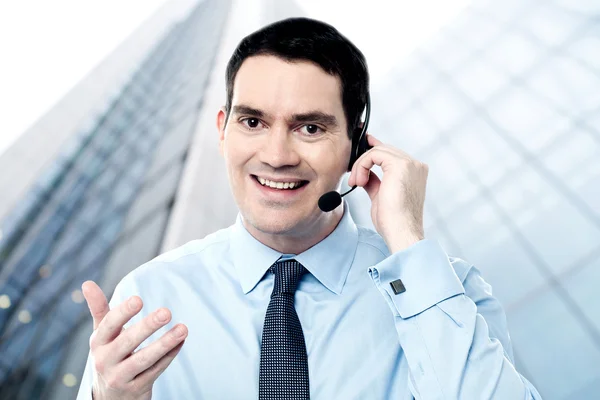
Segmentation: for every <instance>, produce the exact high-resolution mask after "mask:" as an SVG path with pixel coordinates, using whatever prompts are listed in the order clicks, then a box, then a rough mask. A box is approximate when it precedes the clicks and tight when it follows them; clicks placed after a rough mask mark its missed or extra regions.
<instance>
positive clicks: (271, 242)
mask: <svg viewBox="0 0 600 400" xmlns="http://www.w3.org/2000/svg"><path fill="white" fill-rule="evenodd" d="M343 215H344V205H342V207H338V208H336V209H335V210H333V211H332V212H330V213H327V214H326V215H323V216H322V218H319V219H317V220H316V221H315V222H314V223H312V224H311V225H309V226H306V227H304V229H303V231H302V232H286V233H268V232H263V231H259V230H258V229H256V228H255V227H254V226H252V225H251V224H249V223H247V222H246V220H244V219H242V221H243V224H244V227H245V228H246V230H247V231H248V232H249V233H250V234H251V235H252V236H253V237H254V238H255V239H256V240H258V241H259V242H261V243H262V244H264V245H265V246H268V247H270V248H272V249H273V250H276V251H278V252H280V253H283V254H300V253H302V252H304V251H306V250H308V249H310V248H311V247H313V246H314V245H316V244H317V243H319V242H320V241H322V240H323V239H325V238H326V237H327V236H329V235H330V234H331V232H333V231H334V230H335V228H336V227H337V226H338V224H339V223H340V221H341V220H342V217H343Z"/></svg>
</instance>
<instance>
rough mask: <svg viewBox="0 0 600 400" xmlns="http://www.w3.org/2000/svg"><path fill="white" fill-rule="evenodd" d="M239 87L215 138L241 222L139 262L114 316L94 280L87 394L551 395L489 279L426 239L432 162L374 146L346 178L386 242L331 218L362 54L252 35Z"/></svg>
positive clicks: (268, 33) (290, 34)
mask: <svg viewBox="0 0 600 400" xmlns="http://www.w3.org/2000/svg"><path fill="white" fill-rule="evenodd" d="M226 78H227V101H226V104H225V106H224V107H223V108H222V109H221V110H219V111H218V114H217V128H218V132H219V137H220V151H221V154H222V155H223V158H224V160H225V165H226V168H227V173H228V178H229V184H230V187H231V191H232V193H233V196H234V198H235V201H236V203H237V205H238V207H239V215H238V218H237V221H236V222H235V224H234V225H232V226H231V227H229V228H226V229H223V230H221V231H218V232H216V233H214V234H212V235H209V236H207V237H206V238H204V239H201V240H195V241H192V242H189V243H187V244H185V245H183V246H181V247H179V248H177V249H175V250H172V251H170V252H168V253H165V254H163V255H161V256H159V257H157V258H155V259H154V260H151V261H150V262H148V263H146V264H144V265H143V266H141V267H139V268H137V269H136V270H134V271H133V272H132V273H130V274H128V275H127V276H126V277H125V278H123V280H122V281H121V282H120V283H119V285H118V286H117V288H116V290H115V292H114V294H113V297H112V300H111V303H110V305H109V304H108V302H107V300H106V297H105V296H104V294H103V292H102V291H101V290H100V288H99V287H98V286H97V285H96V284H95V283H93V282H91V281H88V282H85V283H84V285H83V292H84V295H85V297H86V300H87V302H88V306H89V308H90V312H91V315H92V317H93V323H94V332H93V334H92V336H91V337H90V356H89V358H88V364H87V366H86V371H85V373H84V379H83V381H82V384H81V386H80V391H79V397H78V398H80V399H89V398H90V397H91V396H92V394H93V398H94V399H96V400H98V399H149V398H153V399H256V398H259V399H308V398H312V399H327V400H330V399H410V398H413V397H414V398H418V399H491V398H494V399H511V400H512V399H539V398H540V396H539V394H538V393H537V391H536V390H535V388H533V386H532V385H531V384H530V383H529V382H528V381H527V380H526V379H525V378H523V377H522V376H521V375H520V374H519V373H518V372H517V370H516V369H515V367H514V365H513V356H512V348H511V344H510V339H509V335H508V332H507V328H506V321H505V316H504V311H503V310H502V307H501V306H500V304H499V303H498V301H497V300H496V299H495V298H494V297H492V295H491V288H490V287H489V285H487V284H486V283H485V281H484V280H483V279H482V277H481V276H480V274H479V272H478V270H477V269H476V268H475V267H474V266H472V265H471V264H469V263H467V262H465V261H463V260H461V259H459V258H454V257H449V256H448V255H447V254H446V253H445V252H444V250H443V249H442V248H441V247H440V246H439V244H438V243H437V242H435V241H433V240H430V239H425V238H424V233H423V223H422V219H423V203H424V200H425V188H426V180H427V173H428V167H427V165H425V164H423V163H421V162H419V161H417V160H415V159H413V158H412V157H410V156H409V155H408V154H406V153H404V152H403V151H402V150H400V149H397V148H394V147H392V146H389V145H386V144H384V143H381V142H380V141H379V140H377V139H376V138H375V137H373V136H368V143H369V145H370V146H372V148H371V149H370V150H368V151H367V152H365V153H364V154H362V155H361V156H360V157H359V158H358V160H356V161H355V162H350V164H351V165H350V166H351V170H350V176H349V180H348V182H349V184H350V185H356V186H360V187H363V188H364V190H366V191H367V193H368V194H369V197H370V199H371V203H372V207H371V217H372V219H373V223H374V226H375V228H376V231H371V230H368V229H365V228H362V227H359V226H357V225H356V224H354V222H353V221H352V218H351V216H350V214H349V212H348V207H347V204H345V203H342V205H341V206H339V207H337V208H336V209H334V210H333V211H332V212H323V211H321V210H320V209H319V208H318V207H317V202H318V200H319V198H320V197H321V196H322V195H323V194H324V193H327V192H329V191H331V190H335V189H337V188H338V187H339V184H340V181H341V178H342V176H343V175H344V173H345V172H347V170H348V168H349V160H351V154H353V149H354V148H355V147H354V146H355V145H356V143H357V142H358V141H357V138H356V137H354V136H355V135H356V134H357V132H360V127H361V115H362V113H363V111H364V109H365V106H366V104H367V101H368V86H369V85H368V72H367V67H366V62H365V60H364V57H363V55H362V54H361V52H360V51H359V50H358V49H357V48H356V47H355V46H354V45H353V44H352V43H350V42H349V41H348V40H347V39H346V38H345V37H343V36H342V35H340V34H339V33H338V32H337V31H336V30H335V29H334V28H333V27H331V26H329V25H327V24H324V23H321V22H318V21H314V20H309V19H289V20H285V21H280V22H278V23H275V24H273V25H270V26H267V27H265V28H263V29H261V30H260V31H258V32H255V33H253V34H252V35H250V36H248V37H246V38H244V39H243V40H242V42H241V43H240V44H239V46H238V47H237V49H236V50H235V52H234V54H233V56H232V57H231V59H230V62H229V64H228V67H227V72H226ZM353 143H354V145H353ZM374 165H379V166H380V167H381V169H382V171H383V177H382V178H381V179H380V178H378V177H377V175H375V174H373V173H371V172H370V170H371V168H372V167H373V166H374ZM172 321H177V323H173V322H172Z"/></svg>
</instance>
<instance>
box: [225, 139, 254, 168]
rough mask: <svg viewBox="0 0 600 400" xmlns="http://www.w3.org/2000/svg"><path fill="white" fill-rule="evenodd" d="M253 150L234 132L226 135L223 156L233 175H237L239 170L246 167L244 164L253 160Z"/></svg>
mask: <svg viewBox="0 0 600 400" xmlns="http://www.w3.org/2000/svg"><path fill="white" fill-rule="evenodd" d="M252 154H253V150H252V148H251V146H249V143H247V141H245V140H244V138H243V137H241V136H240V135H239V134H237V133H236V132H235V131H234V130H232V131H231V132H226V133H225V140H224V143H223V155H224V157H225V162H226V164H227V168H229V169H230V170H231V173H234V174H235V173H237V172H239V171H236V170H237V169H239V168H241V167H243V166H244V164H245V163H246V162H247V161H248V160H249V159H250V158H252Z"/></svg>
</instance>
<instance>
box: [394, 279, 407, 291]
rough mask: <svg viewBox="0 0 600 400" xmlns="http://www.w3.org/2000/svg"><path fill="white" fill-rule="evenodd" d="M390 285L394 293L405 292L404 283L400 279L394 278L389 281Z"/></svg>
mask: <svg viewBox="0 0 600 400" xmlns="http://www.w3.org/2000/svg"><path fill="white" fill-rule="evenodd" d="M390 286H391V287H392V290H393V291H394V294H400V293H404V292H406V288H405V287H404V284H403V283H402V281H401V280H400V279H396V280H395V281H393V282H390Z"/></svg>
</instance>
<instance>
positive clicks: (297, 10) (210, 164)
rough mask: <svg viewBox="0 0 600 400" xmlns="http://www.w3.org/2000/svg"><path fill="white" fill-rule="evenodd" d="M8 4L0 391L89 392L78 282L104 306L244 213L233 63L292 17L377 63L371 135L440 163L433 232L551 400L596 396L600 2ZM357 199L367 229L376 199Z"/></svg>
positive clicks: (0, 195)
mask: <svg viewBox="0 0 600 400" xmlns="http://www.w3.org/2000/svg"><path fill="white" fill-rule="evenodd" d="M13 3H14V2H11V3H4V4H3V5H2V6H1V8H0V26H4V28H3V29H4V30H3V31H2V35H1V36H2V38H3V39H2V42H1V47H2V48H3V52H4V55H5V58H6V62H3V64H2V66H0V68H1V73H0V79H1V80H0V87H1V89H0V91H1V92H2V94H1V95H0V101H1V103H0V105H1V107H0V108H1V109H2V110H3V112H2V113H1V115H0V399H2V400H4V399H27V400H31V399H56V400H63V399H71V398H75V396H76V393H77V388H78V386H79V379H80V377H81V374H82V373H83V368H84V364H85V360H86V358H87V356H88V351H89V347H88V340H89V336H90V334H91V331H92V321H91V317H90V316H89V312H88V310H87V307H86V305H85V302H84V299H83V295H82V293H81V291H80V288H81V284H82V282H83V281H85V280H88V279H93V280H95V281H96V282H98V283H99V284H100V285H101V287H102V288H103V289H104V291H105V292H106V293H107V295H110V294H111V293H112V291H113V289H114V287H115V285H116V284H117V282H118V281H119V280H120V279H121V278H122V277H123V276H124V275H126V274H127V273H128V272H130V271H131V270H132V269H135V268H136V267H137V266H139V265H141V264H143V263H144V262H146V261H148V260H150V259H152V258H153V257H155V256H156V255H157V254H159V253H161V252H164V251H166V250H169V249H172V248H174V247H176V246H179V245H181V244H183V243H185V242H187V241H189V240H193V239H197V238H201V237H204V236H205V235H206V234H208V233H210V232H213V231H215V230H217V229H220V228H222V227H225V226H228V225H230V224H232V223H233V222H234V219H235V216H236V214H237V209H236V206H235V204H234V202H233V199H232V197H231V194H230V192H229V186H228V184H227V179H226V175H225V171H224V166H223V163H222V160H221V158H220V156H219V155H218V147H217V143H218V136H217V132H216V129H215V125H214V121H215V115H216V111H217V109H218V107H220V106H221V105H222V104H224V99H225V89H224V88H225V79H224V70H225V65H226V63H227V60H228V58H229V56H230V55H231V52H232V51H233V49H234V47H235V46H236V45H237V43H238V42H239V40H240V39H241V38H242V37H243V36H245V35H246V34H248V33H250V32H252V31H254V30H256V29H258V28H260V27H261V26H263V25H265V24H266V23H269V22H272V21H274V20H278V19H281V18H285V17H289V16H309V17H313V18H318V19H321V20H324V21H326V22H329V23H331V24H333V25H334V26H336V27H337V28H338V29H339V30H340V31H341V32H342V33H343V34H345V35H346V36H347V37H348V38H350V39H351V40H352V41H353V42H354V43H355V44H356V45H357V46H358V47H359V48H361V50H363V52H364V53H365V55H366V57H367V60H368V62H369V68H370V71H371V75H372V80H371V90H372V101H373V107H372V117H371V127H370V131H371V132H372V133H373V134H374V135H376V136H377V137H378V138H379V139H381V140H382V141H384V142H388V143H391V144H393V145H395V146H397V147H400V148H402V149H403V150H405V151H406V152H408V153H409V154H411V155H413V156H414V157H416V158H417V159H420V160H422V161H424V162H427V163H428V164H429V166H430V177H429V181H428V187H427V199H426V210H425V213H426V215H425V223H426V226H425V230H426V236H427V237H430V238H434V239H437V240H439V241H440V243H441V244H442V245H443V246H444V248H445V249H446V250H447V252H448V253H449V254H451V255H453V256H457V257H460V258H463V259H466V260H468V261H469V262H471V263H473V264H474V265H476V266H477V267H478V268H479V269H480V270H481V271H482V273H483V276H484V278H485V279H486V280H487V281H488V282H489V283H490V284H491V285H492V286H493V290H494V294H495V295H496V296H497V297H498V298H499V300H500V301H501V302H502V304H503V305H504V307H505V309H506V312H507V316H508V323H509V329H510V333H511V337H512V340H513V346H514V350H515V354H516V365H517V369H518V370H519V371H520V372H521V373H522V374H523V375H525V376H526V377H527V378H528V379H529V380H531V381H532V382H533V383H534V385H535V386H536V387H537V388H538V389H539V391H540V393H541V394H542V396H544V398H545V399H557V400H558V399H597V398H600V300H598V296H597V293H598V287H599V285H600V113H599V111H600V3H599V2H598V1H597V0H503V1H502V2H500V1H492V0H473V1H470V0H446V1H441V0H440V1H432V0H431V1H421V2H409V1H395V2H391V1H379V0H371V1H369V2H364V1H356V2H348V1H341V0H339V1H333V0H332V1H326V0H320V1H317V0H306V1H301V0H297V1H293V0H284V1H277V0H255V1H244V0H230V1H224V0H204V1H200V2H197V1H194V0H171V1H164V0H153V1H146V2H141V1H133V0H131V1H125V0H124V1H121V2H115V1H113V2H111V1H106V2H97V1H79V2H76V1H67V0H62V3H61V1H58V2H57V3H61V4H59V5H60V7H59V6H57V5H56V4H54V2H51V3H48V2H41V1H38V2H24V3H23V4H25V5H24V6H23V5H21V6H20V7H17V6H16V5H15V4H16V3H15V4H13ZM48 4H50V5H48ZM101 4H103V5H101ZM94 29H95V31H94ZM7 56H8V57H7ZM349 202H350V205H351V210H352V213H353V215H354V218H355V220H356V221H357V222H358V223H360V224H362V225H366V226H372V225H371V221H370V217H369V201H368V197H367V196H366V194H365V193H364V192H359V191H357V192H355V193H353V194H352V195H351V196H349Z"/></svg>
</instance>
